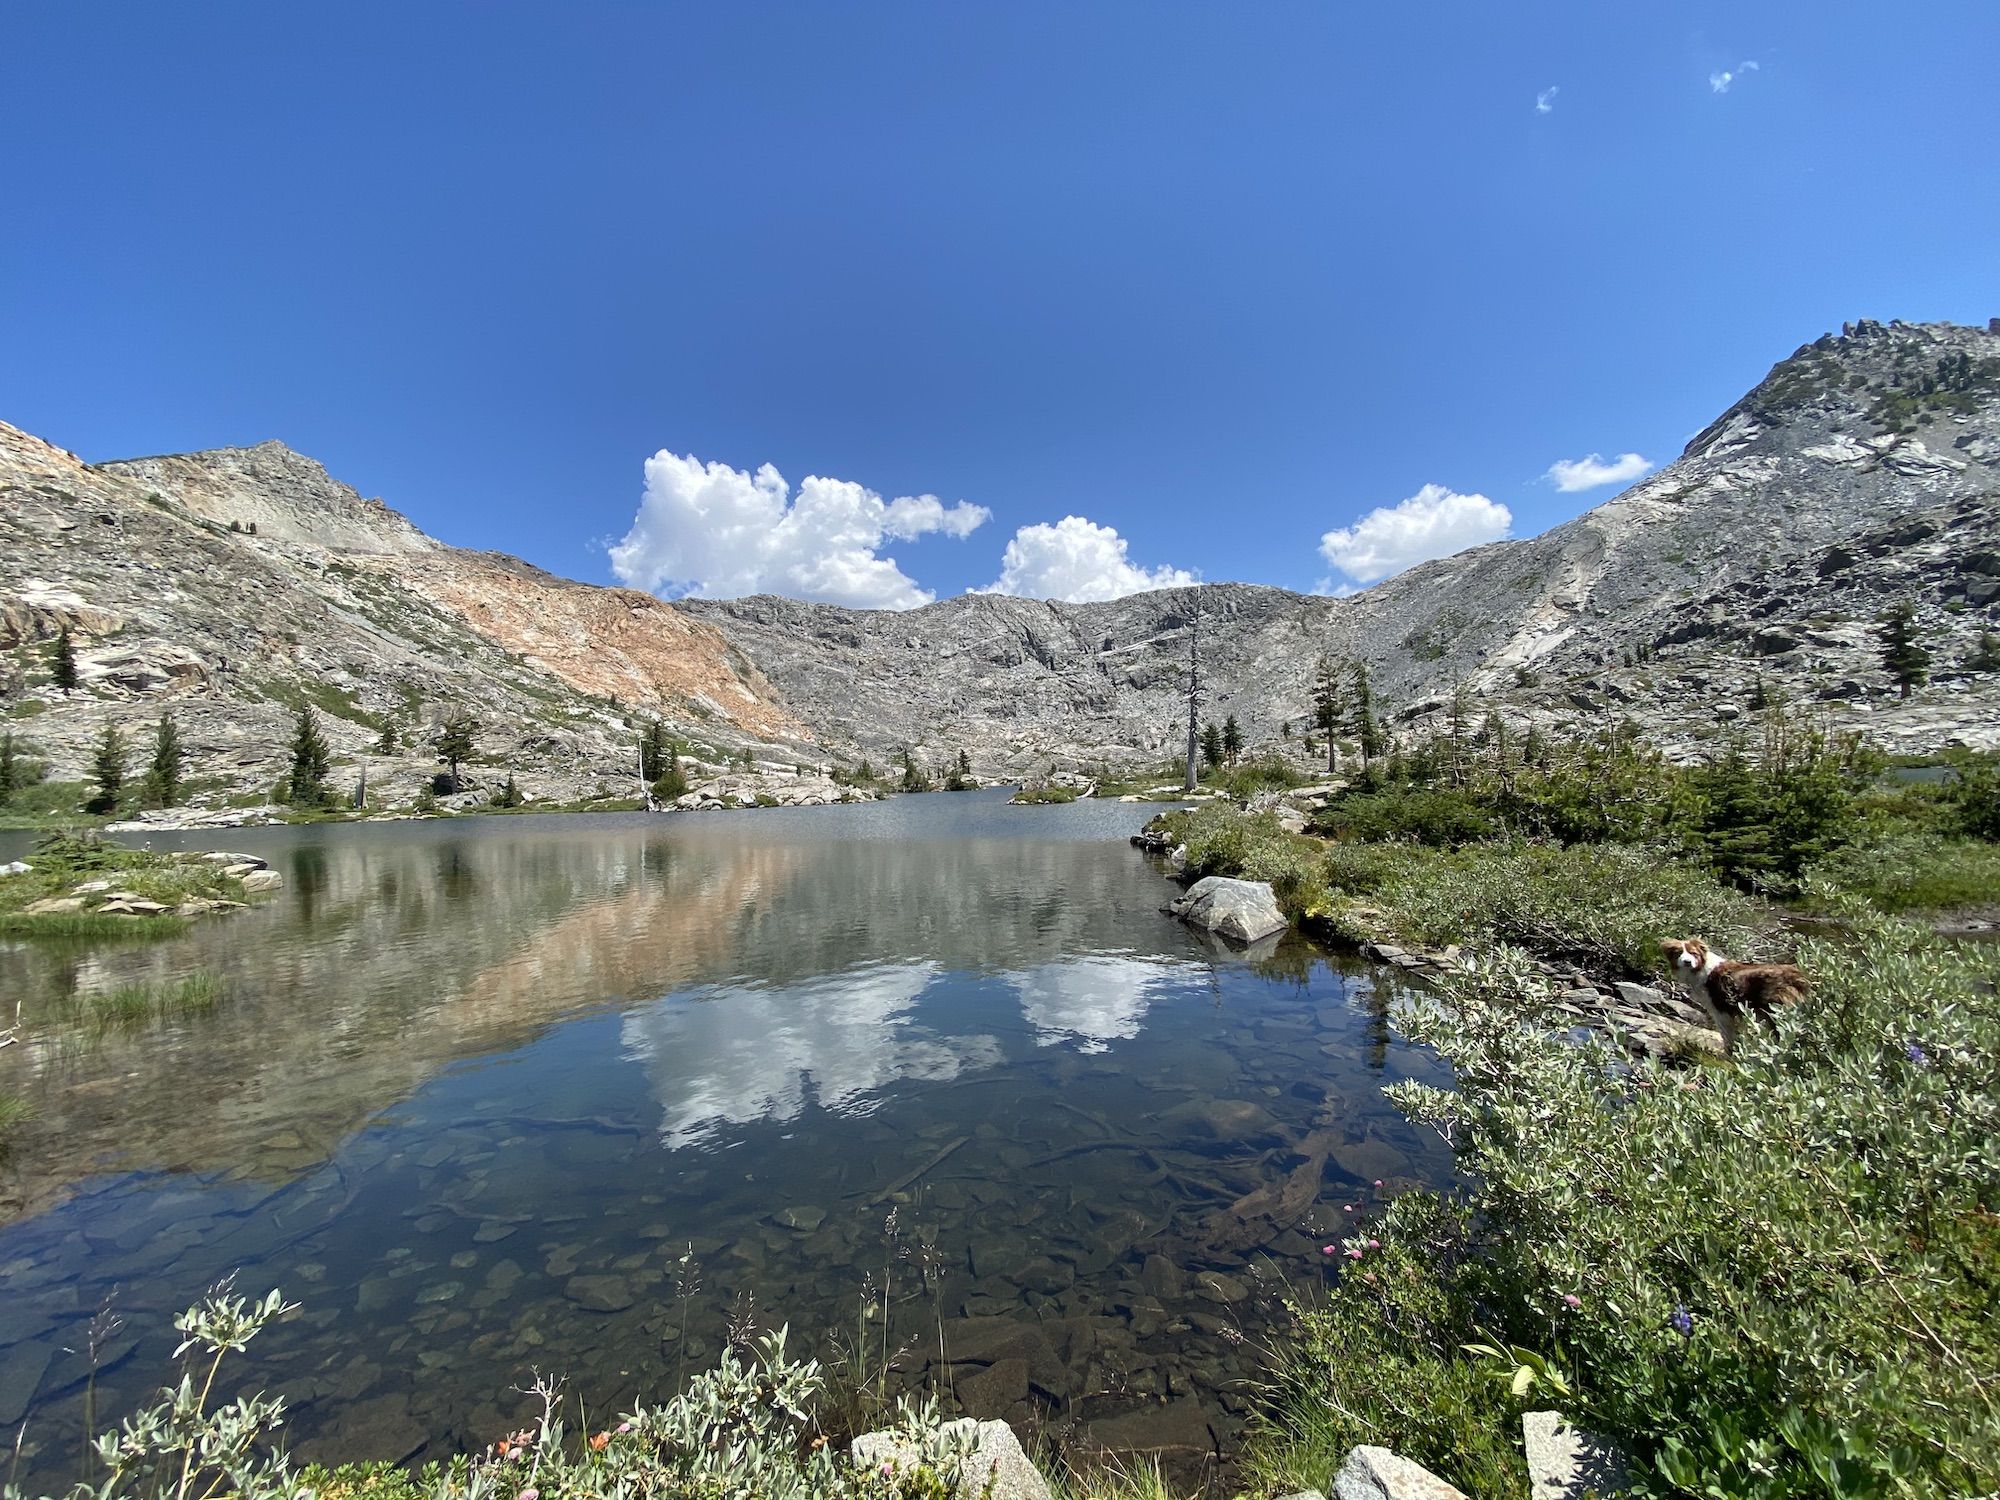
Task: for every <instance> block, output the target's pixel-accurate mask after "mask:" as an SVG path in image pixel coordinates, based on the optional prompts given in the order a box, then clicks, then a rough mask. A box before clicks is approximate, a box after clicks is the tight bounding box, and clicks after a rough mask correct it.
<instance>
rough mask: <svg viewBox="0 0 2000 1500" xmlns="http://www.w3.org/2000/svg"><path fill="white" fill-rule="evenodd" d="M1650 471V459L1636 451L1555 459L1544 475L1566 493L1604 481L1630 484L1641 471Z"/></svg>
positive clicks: (1601, 483)
mask: <svg viewBox="0 0 2000 1500" xmlns="http://www.w3.org/2000/svg"><path fill="white" fill-rule="evenodd" d="M1652 471H1653V465H1652V462H1651V460H1649V459H1644V458H1641V457H1640V456H1639V455H1638V454H1636V453H1621V454H1619V455H1618V456H1617V457H1616V458H1606V457H1605V456H1604V455H1603V454H1601V453H1592V454H1589V455H1587V456H1585V457H1583V458H1559V459H1557V460H1556V461H1555V462H1554V463H1552V464H1550V465H1549V472H1548V474H1547V475H1546V476H1545V477H1547V478H1549V479H1553V480H1554V481H1555V483H1556V488H1557V489H1559V490H1561V491H1563V492H1564V493H1565V494H1567V493H1569V492H1571V491H1573V490H1594V489H1596V488H1597V487H1598V486H1600V485H1606V484H1630V483H1631V482H1632V481H1633V480H1635V479H1637V478H1638V477H1639V476H1640V475H1641V474H1650V473H1651V472H1652Z"/></svg>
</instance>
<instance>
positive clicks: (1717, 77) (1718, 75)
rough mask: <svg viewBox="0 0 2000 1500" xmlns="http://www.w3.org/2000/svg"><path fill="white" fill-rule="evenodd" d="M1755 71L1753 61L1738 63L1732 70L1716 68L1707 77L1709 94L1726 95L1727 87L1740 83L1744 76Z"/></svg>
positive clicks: (1754, 62)
mask: <svg viewBox="0 0 2000 1500" xmlns="http://www.w3.org/2000/svg"><path fill="white" fill-rule="evenodd" d="M1756 71H1757V63H1756V61H1755V59H1751V60H1748V61H1745V62H1740V63H1738V64H1737V65H1736V66H1735V67H1733V68H1718V69H1716V70H1715V71H1714V72H1713V73H1711V74H1709V75H1708V88H1709V92H1710V93H1714V94H1726V93H1728V92H1729V86H1730V85H1731V84H1732V83H1737V82H1740V81H1741V80H1742V78H1743V75H1744V74H1746V73H1754V72H1756Z"/></svg>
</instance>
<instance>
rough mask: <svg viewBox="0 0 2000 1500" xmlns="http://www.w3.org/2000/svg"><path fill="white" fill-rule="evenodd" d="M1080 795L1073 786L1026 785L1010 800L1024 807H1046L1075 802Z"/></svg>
mask: <svg viewBox="0 0 2000 1500" xmlns="http://www.w3.org/2000/svg"><path fill="white" fill-rule="evenodd" d="M1079 795H1080V794H1079V793H1078V791H1077V789H1076V788H1075V787H1073V786H1024V787H1022V788H1021V789H1020V790H1019V791H1018V792H1016V793H1014V795H1013V797H1011V798H1010V799H1009V800H1010V801H1013V802H1018V803H1020V804H1021V805H1022V806H1024V807H1044V806H1053V805H1055V804H1057V803H1063V802H1074V801H1076V799H1077V797H1078V796H1079Z"/></svg>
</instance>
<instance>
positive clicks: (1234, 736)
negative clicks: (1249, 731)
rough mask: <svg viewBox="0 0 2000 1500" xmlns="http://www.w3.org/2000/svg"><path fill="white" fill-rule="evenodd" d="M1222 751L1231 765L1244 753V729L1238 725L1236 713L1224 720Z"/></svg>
mask: <svg viewBox="0 0 2000 1500" xmlns="http://www.w3.org/2000/svg"><path fill="white" fill-rule="evenodd" d="M1222 753H1223V755H1224V756H1225V757H1226V758H1227V759H1228V761H1229V763H1230V764H1231V765H1234V764H1235V763H1236V759H1237V757H1238V756H1240V755H1241V754H1242V753H1243V730H1242V729H1241V728H1240V727H1239V726H1238V725H1237V723H1236V715H1235V714H1231V715H1229V717H1228V718H1226V719H1224V720H1223V721H1222Z"/></svg>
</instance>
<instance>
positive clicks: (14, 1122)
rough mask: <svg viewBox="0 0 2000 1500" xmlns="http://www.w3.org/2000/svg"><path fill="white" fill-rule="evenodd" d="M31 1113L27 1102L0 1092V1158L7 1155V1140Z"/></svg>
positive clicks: (15, 1095) (17, 1095)
mask: <svg viewBox="0 0 2000 1500" xmlns="http://www.w3.org/2000/svg"><path fill="white" fill-rule="evenodd" d="M32 1113H33V1110H32V1109H30V1107H29V1105H28V1101H27V1100H25V1099H23V1098H22V1097H21V1096H20V1095H19V1094H9V1093H4V1092H0V1156H5V1155H6V1154H7V1143H8V1140H9V1138H10V1137H11V1136H12V1135H13V1133H14V1131H15V1130H16V1129H17V1128H18V1127H19V1126H20V1124H21V1122H22V1121H23V1120H25V1119H27V1118H28V1116H29V1115H30V1114H32Z"/></svg>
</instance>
